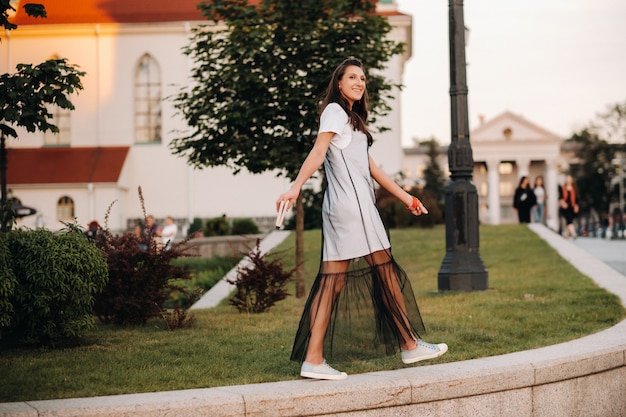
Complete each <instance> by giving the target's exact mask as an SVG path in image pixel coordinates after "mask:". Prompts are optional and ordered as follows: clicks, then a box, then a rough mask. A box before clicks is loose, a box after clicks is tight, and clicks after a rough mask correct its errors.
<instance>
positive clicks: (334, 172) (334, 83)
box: [276, 58, 448, 380]
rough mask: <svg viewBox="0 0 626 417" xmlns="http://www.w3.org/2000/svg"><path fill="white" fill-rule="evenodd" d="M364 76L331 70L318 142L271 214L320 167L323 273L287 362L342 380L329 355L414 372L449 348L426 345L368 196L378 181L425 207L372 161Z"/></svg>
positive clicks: (359, 71) (357, 68)
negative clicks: (387, 357)
mask: <svg viewBox="0 0 626 417" xmlns="http://www.w3.org/2000/svg"><path fill="white" fill-rule="evenodd" d="M367 100H368V97H367V88H366V76H365V69H364V67H363V65H362V63H361V62H360V61H359V60H358V59H354V58H349V59H346V60H345V61H343V62H342V63H341V64H340V65H339V66H338V67H337V68H336V69H335V71H334V72H333V75H332V78H331V81H330V83H329V85H328V87H327V90H326V94H325V96H324V99H323V102H322V104H321V110H322V113H321V117H320V122H319V130H318V135H317V138H316V140H315V143H314V146H313V149H312V150H311V151H310V153H309V154H308V156H307V157H306V159H305V160H304V162H303V164H302V166H301V168H300V171H299V173H298V175H297V177H296V179H295V180H294V182H293V183H292V184H291V186H290V188H289V190H288V191H287V192H285V193H284V194H282V195H280V196H279V198H278V200H277V201H276V209H277V211H278V210H279V207H280V206H281V204H286V207H287V209H289V208H290V207H291V206H293V204H294V202H295V201H296V198H297V197H298V194H299V193H300V190H301V188H302V186H303V184H304V183H305V182H306V181H307V180H308V179H309V178H310V177H311V176H312V175H313V174H314V173H315V172H316V171H317V170H318V169H319V168H320V166H321V165H322V164H323V165H324V170H325V174H326V180H327V185H326V189H325V193H324V200H323V203H322V241H323V243H322V253H321V260H320V266H319V271H318V274H317V277H316V279H315V282H314V284H313V286H312V288H311V292H310V294H309V297H308V299H307V302H306V304H305V307H304V312H303V313H302V318H301V320H300V324H299V327H298V330H297V333H296V336H295V340H294V345H293V349H292V352H291V360H294V361H299V362H302V367H301V370H300V375H301V376H302V377H305V378H314V379H331V380H340V379H345V378H346V377H347V374H346V373H345V372H340V371H338V370H336V369H334V368H332V367H331V366H330V365H328V363H327V362H326V359H325V358H326V357H328V358H329V359H330V358H332V355H333V354H338V355H339V354H345V355H347V356H348V357H354V356H361V357H362V356H365V355H367V354H368V353H370V354H378V353H385V354H392V353H394V352H397V351H398V350H400V351H401V359H402V361H403V362H404V363H406V364H410V363H415V362H418V361H421V360H425V359H432V358H436V357H438V356H441V355H443V354H444V353H445V352H446V351H447V350H448V346H447V345H446V344H445V343H440V344H431V343H426V342H425V341H423V340H422V339H421V338H420V332H423V331H424V324H423V322H422V318H421V315H420V313H419V309H418V307H417V303H416V301H415V296H414V294H413V290H412V287H411V283H410V282H409V280H408V278H407V275H406V273H405V272H404V270H403V269H402V268H401V267H400V266H399V265H398V264H397V263H396V261H395V259H394V258H393V256H392V253H391V244H390V241H389V238H388V236H387V233H386V230H385V227H384V225H383V223H382V220H381V217H380V214H379V212H378V209H377V208H376V201H375V196H374V181H375V182H376V183H378V184H379V185H380V186H381V187H383V188H384V189H386V190H387V191H389V192H390V193H391V194H392V195H393V196H395V197H396V198H398V199H399V200H400V201H402V202H403V203H404V204H405V205H406V208H407V209H408V210H409V211H410V212H411V213H412V214H413V215H416V216H420V215H424V214H427V213H428V211H427V209H426V208H425V207H424V205H423V204H422V203H421V202H420V201H419V200H418V199H417V198H416V197H415V196H412V195H410V194H408V193H407V192H406V191H405V190H403V189H402V188H401V187H400V186H399V185H397V184H396V183H395V182H394V181H393V179H392V178H391V177H389V176H388V175H387V174H386V173H384V172H383V171H382V170H381V169H380V168H379V167H378V166H377V165H376V163H375V162H374V160H373V159H372V157H371V156H370V155H369V147H370V146H371V145H372V141H373V140H372V135H371V133H370V132H369V130H368V129H367V127H366V122H367V116H368V103H367Z"/></svg>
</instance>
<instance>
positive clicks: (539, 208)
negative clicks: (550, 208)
mask: <svg viewBox="0 0 626 417" xmlns="http://www.w3.org/2000/svg"><path fill="white" fill-rule="evenodd" d="M533 193H535V198H536V199H537V202H536V203H535V205H534V206H533V208H532V215H533V220H534V221H535V223H543V222H544V217H545V211H546V200H547V196H546V189H545V188H544V186H543V177H542V176H541V175H539V176H538V177H536V178H535V186H534V187H533Z"/></svg>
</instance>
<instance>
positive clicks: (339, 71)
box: [320, 58, 374, 146]
mask: <svg viewBox="0 0 626 417" xmlns="http://www.w3.org/2000/svg"><path fill="white" fill-rule="evenodd" d="M351 65H354V66H355V67H359V68H361V70H363V73H365V68H364V67H363V64H362V63H361V61H359V60H358V59H356V58H348V59H346V60H344V61H343V62H342V63H341V64H339V66H338V67H337V68H335V71H334V72H333V76H332V77H331V79H330V82H329V83H328V87H327V88H326V93H325V94H324V99H323V100H322V104H321V108H320V112H321V111H324V109H325V108H326V106H328V105H329V104H330V103H337V104H339V105H340V106H341V108H342V109H344V111H345V112H346V113H347V114H348V117H349V118H350V124H351V125H352V127H353V128H354V129H355V130H358V131H360V132H363V133H365V136H367V144H368V145H370V146H371V145H372V143H373V141H374V139H373V138H372V134H371V133H370V132H369V130H367V126H366V123H367V114H368V109H367V102H368V95H367V87H365V91H364V92H363V97H361V99H360V100H359V101H355V102H354V104H353V105H352V109H351V108H350V103H348V100H346V99H345V98H344V97H343V95H341V91H339V80H341V79H342V78H343V75H344V74H345V73H346V68H347V67H349V66H351Z"/></svg>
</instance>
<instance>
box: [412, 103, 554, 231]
mask: <svg viewBox="0 0 626 417" xmlns="http://www.w3.org/2000/svg"><path fill="white" fill-rule="evenodd" d="M563 140H564V138H561V137H559V136H558V135H556V134H554V133H552V132H550V131H548V130H547V129H545V128H543V127H541V126H538V125H536V124H534V123H532V122H531V121H529V120H527V119H525V118H524V117H522V116H520V115H517V114H515V113H512V112H510V111H505V112H503V113H502V114H500V115H498V116H496V117H494V118H493V119H490V120H485V119H481V121H480V123H479V125H478V126H477V127H475V128H474V129H472V130H471V132H470V141H471V144H472V152H473V157H474V174H473V182H474V184H475V185H476V189H477V191H478V195H479V219H480V221H481V222H482V223H486V224H501V223H514V222H517V216H516V214H515V212H514V209H513V196H514V194H515V189H516V188H517V186H518V184H519V180H520V178H521V177H522V176H527V177H529V178H530V182H531V185H532V184H533V183H534V180H535V178H536V177H537V176H542V177H543V178H544V186H545V189H546V194H547V204H546V206H547V209H546V219H547V220H546V223H547V225H548V226H549V227H551V228H552V229H558V226H559V223H558V222H559V217H558V184H559V183H560V182H561V181H562V179H563V178H562V169H563V168H564V167H565V166H566V162H565V161H566V159H565V156H566V155H564V154H563V152H562V150H561V145H562V143H563ZM404 153H405V160H404V173H405V176H406V178H407V179H408V180H412V179H417V178H419V177H420V176H421V172H422V171H423V169H424V168H425V167H426V165H427V163H428V161H427V157H426V155H424V154H423V152H420V151H419V148H409V149H405V152H404ZM439 158H440V159H439V161H438V163H439V164H440V166H441V167H442V168H444V169H445V168H446V167H447V166H448V159H447V147H442V149H441V150H440V157H439Z"/></svg>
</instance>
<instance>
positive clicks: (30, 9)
mask: <svg viewBox="0 0 626 417" xmlns="http://www.w3.org/2000/svg"><path fill="white" fill-rule="evenodd" d="M23 8H24V11H25V12H26V14H27V15H29V16H33V17H46V9H45V8H44V6H43V5H42V4H39V3H26V4H25V5H24V6H23ZM15 11H16V10H15V7H13V5H11V0H0V23H2V26H3V27H4V29H5V30H13V29H17V25H16V24H14V23H11V22H9V13H10V12H15Z"/></svg>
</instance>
